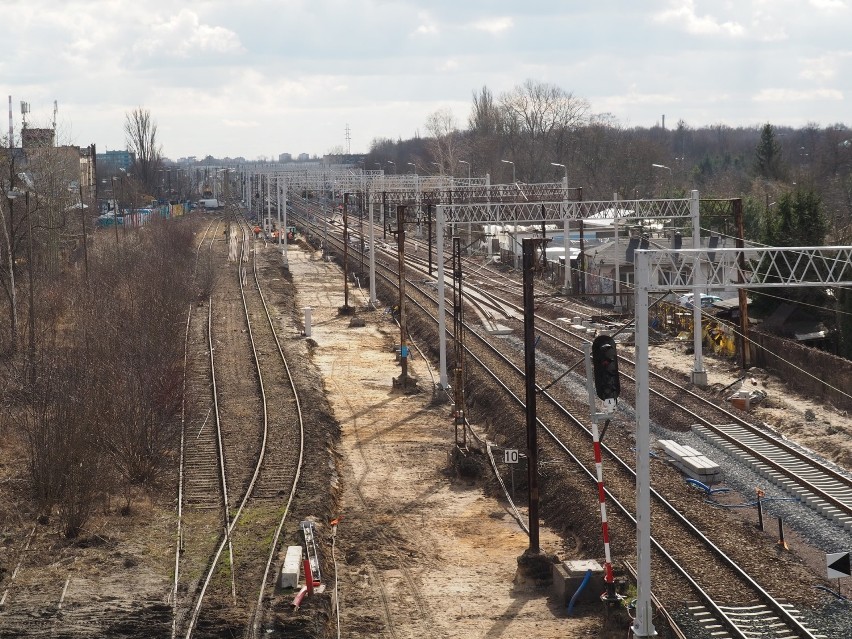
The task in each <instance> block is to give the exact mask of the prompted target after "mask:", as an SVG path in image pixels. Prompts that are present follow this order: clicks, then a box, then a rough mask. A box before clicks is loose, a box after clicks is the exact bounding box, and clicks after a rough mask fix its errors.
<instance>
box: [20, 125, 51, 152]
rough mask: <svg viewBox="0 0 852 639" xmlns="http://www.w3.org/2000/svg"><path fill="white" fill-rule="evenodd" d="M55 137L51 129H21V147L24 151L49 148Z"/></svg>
mask: <svg viewBox="0 0 852 639" xmlns="http://www.w3.org/2000/svg"><path fill="white" fill-rule="evenodd" d="M55 136H56V132H55V131H54V130H53V129H29V128H27V129H21V146H22V147H23V148H24V150H27V149H43V148H47V147H51V146H53V140H54V138H55Z"/></svg>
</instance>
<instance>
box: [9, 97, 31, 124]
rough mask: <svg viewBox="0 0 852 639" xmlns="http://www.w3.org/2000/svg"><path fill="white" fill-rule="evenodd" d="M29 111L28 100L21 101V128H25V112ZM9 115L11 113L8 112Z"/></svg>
mask: <svg viewBox="0 0 852 639" xmlns="http://www.w3.org/2000/svg"><path fill="white" fill-rule="evenodd" d="M29 112H30V103H29V102H21V128H22V129H26V128H27V113H29ZM10 115H11V113H10Z"/></svg>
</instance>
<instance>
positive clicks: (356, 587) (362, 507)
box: [290, 251, 601, 638]
mask: <svg viewBox="0 0 852 639" xmlns="http://www.w3.org/2000/svg"><path fill="white" fill-rule="evenodd" d="M290 269H291V272H292V274H293V282H294V284H295V285H296V287H297V288H298V301H297V304H298V305H300V306H311V307H312V316H313V327H312V333H313V335H312V339H313V340H314V341H315V342H316V344H317V346H316V348H314V349H313V360H314V363H315V364H316V365H317V366H318V367H319V369H320V370H321V372H322V374H323V376H324V379H325V384H326V389H327V392H328V395H329V400H330V402H331V404H332V407H333V409H334V413H335V416H336V418H337V419H338V420H339V421H340V423H341V428H342V443H341V448H340V453H341V456H342V464H341V466H342V470H343V473H342V476H343V482H342V486H343V491H342V495H341V512H340V515H341V517H342V518H341V520H340V523H339V526H338V530H337V547H338V552H337V557H338V571H339V583H340V616H341V628H342V630H341V634H342V636H346V637H355V638H358V637H376V636H386V637H398V638H403V637H415V636H422V637H524V636H529V637H543V638H548V637H566V636H572V637H580V636H598V631H599V628H600V626H601V621H600V620H599V619H598V618H597V617H594V616H593V617H584V618H579V619H577V618H571V619H569V618H567V617H566V616H565V614H564V612H563V611H562V610H560V608H561V606H560V605H557V604H556V602H554V601H553V600H552V598H550V597H549V591H547V590H536V589H535V588H533V587H531V586H527V585H515V584H514V583H513V580H514V579H515V573H516V566H517V563H516V560H517V557H518V556H519V555H521V554H522V553H523V551H524V550H525V549H526V547H527V538H526V534H525V533H524V532H523V531H522V530H521V529H520V528H519V527H518V525H517V524H516V523H515V522H514V520H512V519H511V517H509V515H508V514H506V511H505V510H504V508H503V506H502V505H501V504H500V503H498V502H497V501H496V500H494V499H493V498H491V497H488V496H486V495H485V494H484V492H483V491H482V489H481V488H480V487H478V486H476V485H473V484H469V483H467V482H466V481H464V480H460V479H457V478H455V477H454V476H453V474H452V473H451V472H450V471H449V470H448V463H447V459H448V453H449V451H450V449H451V447H452V438H453V431H452V422H451V419H450V416H449V409H448V407H447V406H446V405H435V404H433V403H432V401H431V400H432V396H431V386H432V382H431V378H430V377H429V374H428V370H427V367H426V363H425V362H424V361H423V360H422V359H421V358H419V356H415V358H414V360H413V362H412V364H411V368H410V370H411V371H412V372H413V374H414V375H415V376H417V377H418V378H419V380H420V387H421V389H424V392H421V393H418V394H413V395H404V394H401V393H399V392H398V391H393V389H392V384H391V380H392V378H393V377H395V376H397V375H399V367H398V364H397V363H396V362H395V357H394V353H393V351H392V346H393V344H394V343H395V342H398V337H397V333H396V330H397V329H396V325H395V324H394V323H393V322H392V320H391V318H390V316H389V315H388V314H386V313H384V312H383V310H382V309H380V310H375V311H370V310H367V309H366V302H367V300H366V296H365V295H364V294H363V293H362V292H359V291H356V292H355V293H354V294H350V306H355V307H357V313H356V315H357V317H359V318H361V319H364V320H365V326H364V327H360V328H350V327H349V324H350V317H349V316H345V315H340V314H339V313H338V309H339V307H341V306H342V305H343V290H342V289H343V278H342V275H341V273H340V270H339V269H338V267H337V266H335V265H333V264H328V263H325V262H322V261H321V260H319V259H318V257H317V255H316V254H310V253H306V252H301V251H298V252H297V251H291V252H290ZM541 540H542V543H541V545H542V548H543V550H545V551H548V552H552V553H559V554H564V553H561V551H563V550H564V549H563V548H562V541H561V539H559V538H558V537H557V536H556V535H555V534H553V533H552V532H551V531H549V530H547V529H543V530H542V534H541Z"/></svg>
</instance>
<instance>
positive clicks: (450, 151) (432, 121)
mask: <svg viewBox="0 0 852 639" xmlns="http://www.w3.org/2000/svg"><path fill="white" fill-rule="evenodd" d="M426 130H427V131H428V132H429V135H430V136H431V138H430V140H429V144H428V148H429V150H430V151H431V153H432V157H434V158H435V161H436V162H437V164H438V165H439V166H440V167H441V172H442V173H443V172H444V171H446V172H449V173H452V170H453V167H454V166H455V164H456V161H457V159H458V157H459V155H458V149H459V143H460V140H461V136H460V134H459V129H458V126H457V124H456V119H455V116H454V115H453V112H452V111H451V110H450V109H447V108H444V109H438V110H437V111H435V112H434V113H431V114H430V115H429V117H428V118H426Z"/></svg>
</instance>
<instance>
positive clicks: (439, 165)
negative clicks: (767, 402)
mask: <svg viewBox="0 0 852 639" xmlns="http://www.w3.org/2000/svg"><path fill="white" fill-rule="evenodd" d="M425 130H426V133H427V135H426V136H425V137H420V136H415V137H412V138H410V139H407V140H402V139H399V140H391V139H387V138H379V139H376V140H374V141H373V142H372V144H371V147H370V151H369V153H368V154H367V156H366V158H365V161H364V167H363V168H364V169H367V170H370V169H373V170H375V169H377V168H382V169H383V170H384V171H386V172H402V171H403V170H404V171H405V172H411V171H413V169H412V168H411V167H410V166H409V163H411V164H413V165H414V169H417V171H418V172H419V173H421V174H423V173H428V174H435V173H441V174H447V175H453V176H455V177H456V178H460V179H464V178H466V177H467V176H468V172H470V174H471V175H472V176H473V177H480V178H481V177H483V176H485V175H486V174H487V175H489V177H490V181H491V183H492V184H506V183H510V182H512V181H513V180H516V181H518V182H559V181H563V180H566V179H567V182H568V186H570V187H582V189H583V191H582V193H583V198H584V199H587V200H609V199H611V198H613V197H614V196H616V197H619V198H621V199H649V198H660V197H684V196H686V195H687V194H688V193H689V192H690V191H691V190H693V189H697V190H698V191H699V194H700V196H701V197H702V198H732V197H740V198H743V211H744V218H745V236H746V239H747V240H748V241H751V242H754V243H758V244H765V245H771V246H811V245H822V244H826V243H831V244H842V245H847V244H850V243H852V130H850V129H849V128H848V127H847V126H846V125H845V124H843V123H832V124H828V125H825V126H821V125H818V124H816V123H809V124H807V125H806V126H804V127H799V128H795V127H788V126H776V125H773V124H772V123H763V124H761V125H759V126H754V127H730V126H726V125H723V124H715V125H697V126H696V125H690V124H689V123H687V122H685V121H683V120H680V121H678V122H677V123H676V125H675V126H674V127H673V128H666V127H664V126H661V125H656V126H653V127H629V126H626V125H624V124H622V123H620V122H619V121H618V120H617V119H616V118H615V117H613V116H612V115H611V114H606V113H603V114H600V113H593V112H592V111H591V109H590V105H589V103H588V101H587V100H585V99H583V98H581V97H578V96H576V95H574V94H573V93H571V92H569V91H566V90H564V89H562V88H561V87H558V86H555V85H552V84H548V83H543V82H538V81H535V80H527V81H525V82H523V83H521V84H519V85H517V86H516V87H514V88H512V89H511V90H509V91H506V92H504V93H502V94H500V95H495V94H494V93H493V92H492V91H491V90H490V89H489V88H488V87H486V86H484V87H482V88H481V89H479V90H477V91H474V92H473V93H472V99H471V105H470V111H469V113H468V116H467V121H466V123H464V125H462V124H460V123H459V122H458V121H457V119H456V117H455V115H454V114H453V113H452V112H451V111H450V110H448V109H440V110H438V111H435V112H434V113H432V114H430V115H429V117H428V118H427V121H426V123H425ZM713 230H716V231H718V232H721V233H726V232H727V233H729V234H730V233H732V232H733V227H732V225H729V226H727V227H720V228H719V229H713ZM705 232H707V233H709V229H708V230H705ZM753 297H755V298H756V308H757V309H760V308H762V309H763V310H764V311H766V312H768V311H769V310H771V309H772V308H773V307H775V306H777V305H778V304H779V303H780V302H781V301H791V302H804V303H807V304H810V305H811V309H812V312H813V313H814V314H816V315H818V316H819V317H821V318H823V319H826V320H827V321H828V322H829V323H830V324H831V325H837V326H838V327H839V328H840V333H839V339H838V341H837V343H836V344H835V346H836V349H837V351H838V353H840V354H843V355H845V356H847V357H852V320H846V319H845V318H846V317H848V316H847V315H845V314H844V313H846V312H852V295H849V294H847V293H846V291H844V290H837V291H833V292H832V291H825V290H820V289H790V290H785V291H782V292H780V293H779V294H778V295H777V297H776V298H772V299H770V298H768V297H765V296H764V297H762V296H761V294H760V293H754V295H753ZM778 298H780V299H778ZM838 311H839V312H838Z"/></svg>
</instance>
